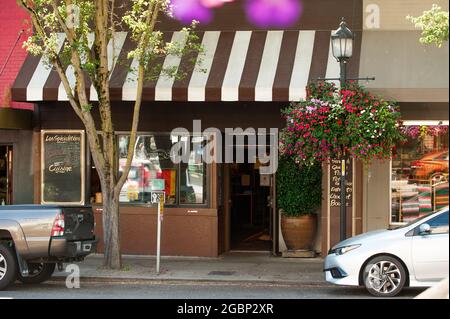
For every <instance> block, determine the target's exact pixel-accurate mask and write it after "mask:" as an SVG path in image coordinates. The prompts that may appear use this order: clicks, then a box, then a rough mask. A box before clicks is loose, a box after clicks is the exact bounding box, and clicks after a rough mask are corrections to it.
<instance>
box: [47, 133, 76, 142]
mask: <svg viewBox="0 0 450 319" xmlns="http://www.w3.org/2000/svg"><path fill="white" fill-rule="evenodd" d="M45 141H46V142H56V143H71V142H81V136H77V135H72V134H70V135H53V136H48V135H47V136H45Z"/></svg>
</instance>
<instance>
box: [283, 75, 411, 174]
mask: <svg viewBox="0 0 450 319" xmlns="http://www.w3.org/2000/svg"><path fill="white" fill-rule="evenodd" d="M307 93H308V94H307V95H308V97H307V98H306V100H302V101H300V102H297V103H292V104H291V105H290V106H289V107H288V108H286V109H284V110H283V111H282V115H283V118H284V119H285V120H286V127H285V128H284V129H283V130H282V131H281V137H280V152H281V153H282V154H285V155H288V156H291V157H293V158H294V159H295V161H296V162H298V163H300V164H302V165H313V164H314V163H315V162H317V161H329V160H331V159H332V158H346V157H348V156H351V157H353V158H355V159H358V160H361V161H363V162H365V163H369V162H371V161H372V160H373V159H387V158H390V157H391V155H392V150H393V148H395V146H396V144H397V143H399V142H401V141H403V140H404V136H403V133H402V130H401V127H402V123H401V121H400V113H399V112H398V108H397V107H396V106H395V105H394V104H392V103H390V102H388V101H386V100H384V99H381V98H379V97H376V96H374V95H372V94H371V93H369V92H368V91H367V90H366V89H364V88H363V87H362V86H360V85H358V84H357V83H355V82H351V83H349V84H348V85H347V86H345V87H343V88H341V89H338V88H337V87H336V86H335V85H334V84H333V83H325V82H319V83H313V84H310V85H308V87H307Z"/></svg>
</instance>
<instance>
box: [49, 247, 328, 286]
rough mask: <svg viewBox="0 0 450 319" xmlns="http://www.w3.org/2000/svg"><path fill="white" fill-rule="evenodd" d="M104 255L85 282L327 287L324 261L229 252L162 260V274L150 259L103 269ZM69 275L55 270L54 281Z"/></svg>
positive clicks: (84, 268) (83, 267)
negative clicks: (200, 282)
mask: <svg viewBox="0 0 450 319" xmlns="http://www.w3.org/2000/svg"><path fill="white" fill-rule="evenodd" d="M102 262H103V256H102V255H91V256H89V257H88V258H86V259H85V260H84V261H83V262H81V263H78V265H79V266H80V275H81V278H82V280H83V281H89V280H91V281H104V282H107V281H111V282H112V281H114V282H117V281H135V282H136V281H161V280H163V281H207V282H210V281H223V282H253V283H258V282H259V283H268V282H270V283H274V284H276V283H278V284H289V285H326V282H325V280H324V275H323V272H322V269H323V259H321V258H311V259H309V258H281V257H274V256H271V255H270V254H269V253H250V252H245V253H237V252H233V253H228V254H225V255H221V256H220V257H218V258H196V257H162V259H161V272H160V274H157V273H156V259H155V257H151V256H124V257H123V264H124V269H125V270H122V271H112V270H105V269H102ZM67 275H68V273H66V272H58V271H55V274H54V278H55V279H56V278H58V279H60V280H61V279H62V277H66V276H67Z"/></svg>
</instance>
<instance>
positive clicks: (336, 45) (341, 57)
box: [331, 18, 355, 87]
mask: <svg viewBox="0 0 450 319" xmlns="http://www.w3.org/2000/svg"><path fill="white" fill-rule="evenodd" d="M354 38H355V37H354V35H353V32H352V31H350V29H349V28H348V27H347V24H346V23H345V20H344V18H342V21H341V24H340V25H339V28H338V29H337V30H336V31H333V32H332V33H331V48H332V50H333V56H334V57H335V58H336V60H337V61H338V62H339V64H340V66H341V77H340V81H341V87H342V86H344V85H345V82H346V81H347V72H346V71H347V62H348V60H349V59H350V58H351V57H352V53H353V40H354Z"/></svg>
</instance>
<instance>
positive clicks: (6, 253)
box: [0, 243, 17, 290]
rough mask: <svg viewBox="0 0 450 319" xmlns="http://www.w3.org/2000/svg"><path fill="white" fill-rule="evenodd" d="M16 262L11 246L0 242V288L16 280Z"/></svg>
mask: <svg viewBox="0 0 450 319" xmlns="http://www.w3.org/2000/svg"><path fill="white" fill-rule="evenodd" d="M16 274H17V262H16V258H15V256H14V253H13V251H12V249H11V248H9V247H8V246H6V245H4V244H2V243H0V290H3V289H5V288H6V287H8V286H9V285H10V284H12V283H13V282H14V281H16Z"/></svg>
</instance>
